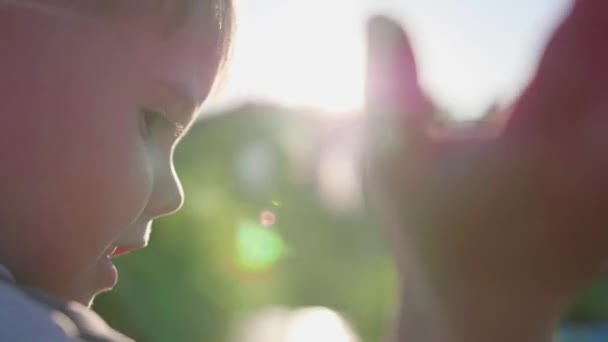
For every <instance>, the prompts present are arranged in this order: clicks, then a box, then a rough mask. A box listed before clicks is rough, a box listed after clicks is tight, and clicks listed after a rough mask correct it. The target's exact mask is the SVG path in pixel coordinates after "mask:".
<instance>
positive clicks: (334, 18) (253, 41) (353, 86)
mask: <svg viewBox="0 0 608 342" xmlns="http://www.w3.org/2000/svg"><path fill="white" fill-rule="evenodd" d="M243 6H247V5H243ZM255 11H256V10H255V9H254V8H248V9H247V11H242V12H243V13H249V15H248V16H247V17H243V18H241V20H240V22H239V27H238V29H237V35H236V41H235V51H234V57H233V60H232V72H231V75H232V77H230V78H229V81H228V83H227V84H226V87H225V93H226V96H238V97H240V98H249V99H252V98H253V99H261V100H269V101H273V102H278V103H280V104H283V105H288V106H306V107H317V108H319V109H323V110H327V111H331V112H347V111H353V110H356V109H358V108H360V107H361V105H362V103H363V87H364V61H365V57H364V35H363V30H362V23H361V22H360V17H361V16H360V15H358V14H357V13H355V10H354V9H353V6H348V1H346V0H332V1H322V0H311V1H305V2H303V1H296V0H285V1H283V2H281V3H277V6H276V7H275V8H273V9H272V11H270V13H269V11H268V10H267V11H266V12H265V13H264V15H263V16H262V15H260V16H257V17H256V16H255ZM270 19H272V20H270ZM252 89H254V90H252Z"/></svg>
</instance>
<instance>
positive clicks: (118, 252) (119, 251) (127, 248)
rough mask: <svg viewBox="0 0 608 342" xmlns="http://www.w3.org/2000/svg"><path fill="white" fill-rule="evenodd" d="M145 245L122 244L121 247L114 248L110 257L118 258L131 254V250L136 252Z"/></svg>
mask: <svg viewBox="0 0 608 342" xmlns="http://www.w3.org/2000/svg"><path fill="white" fill-rule="evenodd" d="M141 248H143V247H137V246H125V247H123V246H121V247H117V248H116V249H114V251H113V253H112V254H110V257H112V258H118V257H120V256H123V255H125V254H129V253H131V252H134V251H136V250H138V249H141Z"/></svg>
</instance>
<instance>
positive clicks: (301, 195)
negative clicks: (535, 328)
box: [95, 105, 608, 342]
mask: <svg viewBox="0 0 608 342" xmlns="http://www.w3.org/2000/svg"><path fill="white" fill-rule="evenodd" d="M324 120H325V119H323V115H322V113H316V114H315V113H312V112H311V113H308V112H306V111H301V112H293V111H288V110H285V109H282V108H278V107H272V106H261V105H246V106H243V107H240V108H236V109H235V110H232V111H229V112H227V113H222V115H217V116H213V117H210V118H206V119H204V120H201V121H200V122H199V123H198V124H196V125H195V126H194V127H193V128H192V130H191V132H190V133H189V135H188V136H187V137H186V138H185V139H184V141H183V142H182V144H181V146H180V147H179V148H178V150H177V151H176V156H175V159H176V160H175V161H176V167H177V170H178V172H179V174H180V177H181V180H182V183H183V186H184V189H185V191H186V199H187V200H186V204H185V206H184V208H183V209H182V211H181V212H180V213H178V214H176V215H173V216H171V217H168V218H163V219H161V220H159V221H158V222H155V224H154V234H153V238H152V241H151V246H150V247H149V248H147V249H146V250H144V251H139V252H137V253H135V254H133V255H130V256H128V257H126V258H123V259H119V260H118V262H117V263H118V267H119V269H120V277H121V279H120V282H119V285H118V286H117V288H116V289H115V290H114V291H113V292H112V293H111V294H109V295H104V296H101V297H100V298H98V300H97V302H96V304H95V308H96V310H97V311H98V312H99V313H100V314H101V315H102V316H103V317H105V318H106V319H107V320H108V322H109V323H110V324H111V325H112V326H114V327H115V328H117V329H118V330H120V331H123V332H124V333H126V334H127V335H129V336H132V337H133V338H135V339H136V340H138V341H228V340H229V336H230V332H231V331H232V329H233V327H234V324H235V323H236V322H237V321H238V320H239V319H240V318H242V317H243V316H244V315H245V314H247V313H251V312H253V311H255V310H256V309H259V308H262V307H267V306H273V305H282V306H287V307H294V308H295V307H301V306H327V307H330V308H332V309H335V310H337V311H339V312H341V313H343V314H344V315H345V317H346V318H347V319H349V320H350V321H351V322H352V323H353V325H354V326H355V327H356V330H357V332H358V333H359V335H360V336H361V337H362V341H370V342H371V341H380V340H383V337H384V336H385V335H386V329H387V326H388V324H389V323H390V321H391V313H392V312H393V310H394V305H395V295H396V276H395V269H394V265H393V261H392V259H391V257H390V252H389V249H388V247H387V245H386V244H385V241H384V240H383V237H382V235H381V230H380V229H378V227H373V226H372V224H371V223H370V220H369V219H368V218H367V216H366V215H365V212H364V211H363V210H362V208H358V210H351V211H346V212H345V211H339V212H336V211H332V210H329V209H327V208H326V206H324V205H322V204H321V203H322V201H320V200H319V190H318V187H317V184H316V181H315V177H316V176H315V174H316V172H317V169H316V163H317V162H316V161H315V160H316V159H315V158H317V157H318V156H317V154H318V153H321V152H323V151H324V150H325V149H327V146H325V144H326V142H327V143H328V142H329V141H331V131H330V130H329V131H328V130H327V127H336V126H338V127H339V126H340V123H338V124H337V125H336V123H335V122H334V123H333V126H332V125H329V126H328V125H326V123H324ZM345 125H348V123H346V124H345ZM323 127H325V128H323ZM324 129H325V130H324ZM328 138H329V139H328ZM262 213H264V215H269V213H270V214H271V216H270V218H268V217H265V218H262V222H260V215H261V214H262ZM275 220H276V222H274V221H275ZM273 223H274V224H273ZM606 288H608V277H605V278H603V279H602V280H601V281H600V282H599V283H598V285H597V286H596V287H594V288H592V289H590V290H589V291H588V292H586V293H585V294H583V295H582V296H581V300H580V301H579V303H578V304H577V305H575V306H574V307H573V309H572V310H571V312H570V313H569V314H568V315H567V316H566V319H567V320H569V321H577V322H589V321H598V320H608V291H606Z"/></svg>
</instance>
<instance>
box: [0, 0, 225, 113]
mask: <svg viewBox="0 0 608 342" xmlns="http://www.w3.org/2000/svg"><path fill="white" fill-rule="evenodd" d="M61 3H64V1H61V0H23V1H19V0H0V6H1V5H2V4H4V5H12V6H14V7H15V8H16V10H17V11H19V12H21V13H22V15H20V16H21V17H22V18H23V21H22V22H23V23H24V25H26V26H30V27H29V28H28V30H36V29H40V30H46V29H45V28H44V27H46V25H45V24H44V23H47V24H48V25H51V26H53V27H58V26H59V27H63V29H62V30H63V31H66V30H67V31H70V30H72V31H73V32H74V31H76V32H79V34H77V35H76V36H79V37H80V38H79V40H80V41H81V43H82V44H85V45H87V44H103V43H104V42H106V43H107V42H108V41H109V42H111V43H109V44H107V46H108V48H111V49H116V50H119V51H116V52H118V53H121V54H124V55H125V58H130V57H134V56H138V58H140V59H141V63H142V64H148V65H150V66H151V68H150V69H152V70H151V72H150V73H151V74H150V76H151V77H152V78H154V79H155V80H166V81H167V83H168V84H170V85H172V86H171V87H170V88H171V89H177V90H176V91H173V92H174V93H178V94H180V95H182V96H181V97H183V98H186V99H187V100H188V102H190V103H193V104H194V106H195V107H198V106H200V104H201V103H202V102H203V101H204V100H205V98H206V97H207V94H208V93H209V89H210V88H211V86H212V83H213V81H214V80H215V76H216V73H217V61H216V58H215V56H214V55H213V51H214V50H215V49H214V44H215V39H214V37H211V36H209V35H210V33H209V30H208V29H207V24H206V23H204V22H203V21H200V20H194V17H192V20H187V21H185V22H183V23H182V24H180V25H179V26H176V27H175V28H173V29H172V30H171V32H167V30H166V27H167V26H166V24H167V22H166V21H164V22H163V20H162V18H161V17H160V16H154V15H146V16H144V15H138V16H125V17H122V16H121V17H117V18H114V19H110V20H106V19H105V18H99V17H96V16H92V15H89V14H88V13H83V12H80V11H78V10H76V9H75V8H74V7H69V6H65V7H58V6H54V5H56V4H61ZM37 26H39V28H37ZM73 42H74V44H78V41H76V40H74V41H73ZM66 57H67V56H66Z"/></svg>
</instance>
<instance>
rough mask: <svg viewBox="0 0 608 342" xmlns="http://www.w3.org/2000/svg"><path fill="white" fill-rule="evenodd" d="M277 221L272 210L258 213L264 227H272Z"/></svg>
mask: <svg viewBox="0 0 608 342" xmlns="http://www.w3.org/2000/svg"><path fill="white" fill-rule="evenodd" d="M275 223H277V215H276V214H275V213H274V212H273V211H272V210H264V211H262V213H261V214H260V224H261V225H262V226H264V227H272V226H274V224H275Z"/></svg>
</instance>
